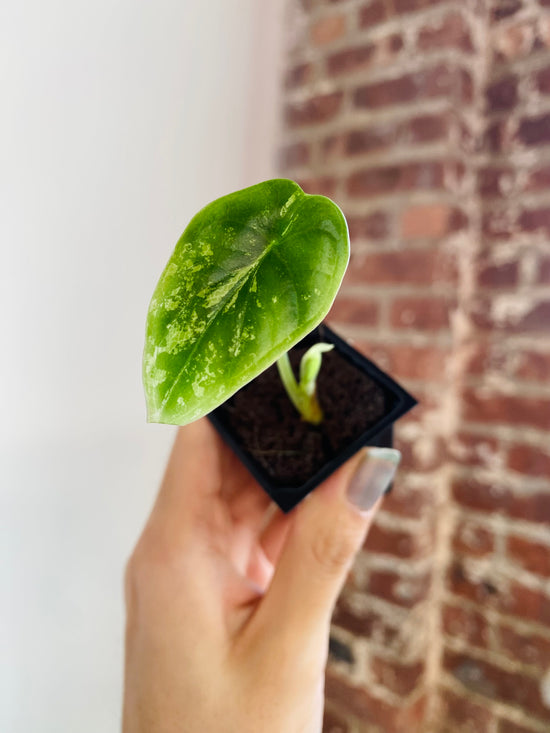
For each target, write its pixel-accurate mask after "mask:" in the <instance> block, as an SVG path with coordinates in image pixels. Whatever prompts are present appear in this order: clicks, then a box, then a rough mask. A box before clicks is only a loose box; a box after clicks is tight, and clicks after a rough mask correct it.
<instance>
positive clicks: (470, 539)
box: [451, 519, 494, 557]
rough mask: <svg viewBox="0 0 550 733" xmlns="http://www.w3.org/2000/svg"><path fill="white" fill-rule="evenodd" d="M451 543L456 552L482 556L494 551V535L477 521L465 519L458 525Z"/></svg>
mask: <svg viewBox="0 0 550 733" xmlns="http://www.w3.org/2000/svg"><path fill="white" fill-rule="evenodd" d="M451 543H452V548H453V550H454V552H455V553H458V554H461V555H471V556H473V557H482V556H483V555H487V554H489V553H491V552H492V551H493V549H494V536H493V534H492V532H490V531H489V530H487V529H484V528H483V527H480V526H479V525H478V524H476V522H473V521H471V520H467V519H463V520H461V521H460V522H459V523H458V524H457V525H456V527H455V530H454V532H453V536H452V538H451Z"/></svg>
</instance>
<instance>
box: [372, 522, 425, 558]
mask: <svg viewBox="0 0 550 733" xmlns="http://www.w3.org/2000/svg"><path fill="white" fill-rule="evenodd" d="M431 547H432V542H431V538H430V537H426V536H425V535H423V536H419V535H415V534H411V533H410V532H407V531H405V530H399V529H388V528H387V527H381V526H380V525H379V524H378V523H376V522H375V523H374V524H373V525H372V527H371V528H370V530H369V533H368V536H367V539H366V541H365V549H366V550H367V551H368V552H372V553H381V554H385V555H393V556H394V557H403V558H411V557H414V558H415V557H419V556H422V555H425V554H426V552H428V551H429V550H430V549H431Z"/></svg>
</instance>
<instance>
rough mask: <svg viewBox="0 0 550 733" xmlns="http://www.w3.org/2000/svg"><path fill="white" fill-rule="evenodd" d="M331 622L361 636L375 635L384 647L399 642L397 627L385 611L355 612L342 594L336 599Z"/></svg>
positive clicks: (369, 636)
mask: <svg viewBox="0 0 550 733" xmlns="http://www.w3.org/2000/svg"><path fill="white" fill-rule="evenodd" d="M332 622H333V624H335V625H336V626H338V627H340V628H343V629H346V630H347V631H351V632H352V634H355V635H357V636H360V637H363V638H371V637H374V636H375V637H376V639H377V640H379V641H380V643H381V644H382V645H383V646H384V647H385V648H389V647H391V646H392V645H395V644H396V643H399V629H397V628H396V626H395V624H396V621H395V620H394V621H393V622H392V620H391V619H390V618H388V617H387V614H386V613H384V614H380V613H378V612H377V611H372V610H362V611H361V612H357V611H355V610H353V609H351V608H349V605H348V604H347V603H346V599H345V597H344V596H340V598H339V599H338V603H337V604H336V609H335V611H334V615H333V618H332Z"/></svg>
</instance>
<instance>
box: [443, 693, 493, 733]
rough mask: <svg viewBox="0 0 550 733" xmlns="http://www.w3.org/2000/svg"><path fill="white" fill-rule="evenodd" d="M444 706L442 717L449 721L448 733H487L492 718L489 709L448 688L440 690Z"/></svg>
mask: <svg viewBox="0 0 550 733" xmlns="http://www.w3.org/2000/svg"><path fill="white" fill-rule="evenodd" d="M441 699H442V702H443V706H444V719H445V721H446V722H447V723H450V724H451V726H452V727H449V733H450V732H451V731H452V732H453V733H458V732H459V731H464V732H466V731H467V732H468V733H487V731H488V730H489V726H490V725H491V723H492V722H493V720H494V716H493V714H492V713H491V711H490V710H488V709H487V708H485V707H483V706H482V705H479V704H478V703H475V702H473V700H471V699H470V698H469V696H468V697H462V695H457V694H456V693H455V692H451V691H450V690H446V689H444V690H442V691H441Z"/></svg>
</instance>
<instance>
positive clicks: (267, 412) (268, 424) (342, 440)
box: [209, 324, 416, 512]
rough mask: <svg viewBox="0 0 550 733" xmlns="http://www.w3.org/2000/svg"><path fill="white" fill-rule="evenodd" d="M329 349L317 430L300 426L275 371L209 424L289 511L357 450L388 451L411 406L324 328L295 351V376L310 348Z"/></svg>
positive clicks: (322, 375) (321, 381)
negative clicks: (323, 345) (321, 346)
mask: <svg viewBox="0 0 550 733" xmlns="http://www.w3.org/2000/svg"><path fill="white" fill-rule="evenodd" d="M319 341H324V342H325V343H330V344H334V349H333V350H332V351H330V352H327V353H325V354H324V355H323V364H322V367H321V371H320V374H319V377H318V380H317V393H318V399H319V403H320V405H321V408H322V410H323V413H324V419H323V422H322V423H321V425H318V426H314V425H310V424H309V423H306V422H305V421H304V420H302V419H301V417H300V415H299V414H298V412H297V411H296V410H295V408H294V406H293V405H292V403H291V402H290V400H289V398H288V396H287V394H286V392H285V390H284V388H283V386H282V383H281V380H280V377H279V373H278V370H277V367H276V365H273V366H271V367H270V368H269V369H266V371H264V372H263V373H262V374H260V375H259V376H258V377H256V379H254V380H253V381H252V382H250V383H249V384H247V385H246V386H245V387H243V388H242V389H241V390H239V391H238V392H237V393H236V394H234V395H233V396H232V397H231V398H230V399H229V400H227V402H225V403H224V404H223V405H221V406H220V407H218V408H217V409H216V410H214V411H213V412H212V413H210V415H209V418H210V420H211V422H212V423H213V425H214V426H215V427H216V429H217V430H218V431H219V432H220V433H221V435H222V437H223V439H224V440H225V441H226V442H227V443H228V444H229V445H230V446H231V448H232V449H233V450H234V451H235V453H236V454H237V455H238V456H239V457H240V459H241V460H242V461H243V463H244V464H245V465H246V466H247V468H248V469H249V471H250V472H251V473H252V474H253V476H254V477H255V478H256V479H257V481H258V482H259V483H260V484H261V485H262V486H263V488H264V489H265V490H266V491H267V493H268V494H269V495H270V496H271V498H272V499H273V500H274V501H275V502H276V503H277V504H278V505H279V506H280V507H281V509H282V510H283V511H285V512H287V511H290V509H292V508H293V507H294V506H295V505H296V504H297V503H298V502H299V501H301V499H303V498H304V497H305V496H306V495H307V494H308V493H309V492H310V491H311V490H312V489H314V488H315V487H316V486H317V485H318V484H319V483H321V481H323V480H324V479H325V478H327V476H329V475H330V474H331V473H332V472H333V471H335V470H336V469H337V468H339V466H341V465H342V464H343V463H344V462H345V461H347V460H348V458H350V457H351V456H352V455H353V454H354V453H356V452H357V450H359V448H361V447H362V446H365V445H372V446H385V447H391V445H392V425H393V423H394V422H395V421H396V420H397V419H398V418H399V417H401V416H402V415H404V414H405V413H406V412H408V410H410V409H411V408H412V407H414V405H415V404H416V400H415V399H414V397H412V396H411V395H410V394H408V392H406V391H405V390H404V389H403V388H402V387H401V386H400V385H399V384H397V383H396V382H395V381H394V380H393V379H392V378H391V377H389V376H388V375H387V374H385V373H384V372H383V371H382V370H381V369H379V368H378V367H377V366H376V365H375V364H374V363H373V362H371V361H369V359H367V358H366V357H364V356H363V355H362V354H360V353H359V352H358V351H356V350H355V349H354V348H352V347H351V346H350V345H349V344H348V343H346V342H345V341H344V340H343V339H341V338H340V337H339V336H337V335H336V334H335V333H334V331H332V330H331V329H330V328H328V326H326V325H325V324H322V325H321V326H319V327H318V328H316V329H315V330H314V331H312V332H311V333H310V334H309V335H308V336H306V338H305V339H303V340H302V341H301V342H300V343H299V344H297V345H296V346H295V347H293V348H292V349H291V350H290V352H289V356H290V361H291V364H292V365H293V367H294V369H295V371H296V369H297V366H298V365H299V362H300V359H301V357H302V355H303V353H304V352H305V351H306V350H307V349H308V348H309V347H310V346H312V345H313V344H314V343H317V342H319Z"/></svg>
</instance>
